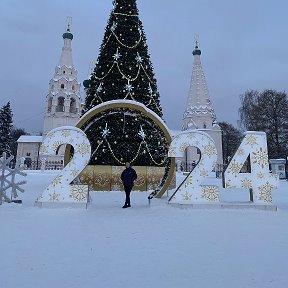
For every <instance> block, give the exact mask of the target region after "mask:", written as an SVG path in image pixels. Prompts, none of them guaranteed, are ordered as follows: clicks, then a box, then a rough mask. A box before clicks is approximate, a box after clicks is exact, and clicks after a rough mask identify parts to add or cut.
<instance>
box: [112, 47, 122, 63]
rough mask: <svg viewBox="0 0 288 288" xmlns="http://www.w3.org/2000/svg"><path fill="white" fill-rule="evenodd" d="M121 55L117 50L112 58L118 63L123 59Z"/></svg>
mask: <svg viewBox="0 0 288 288" xmlns="http://www.w3.org/2000/svg"><path fill="white" fill-rule="evenodd" d="M121 56H122V55H121V54H120V53H119V49H118V48H117V51H116V53H115V54H114V55H113V56H112V57H113V58H114V60H115V61H116V62H117V61H118V60H119V59H120V58H121Z"/></svg>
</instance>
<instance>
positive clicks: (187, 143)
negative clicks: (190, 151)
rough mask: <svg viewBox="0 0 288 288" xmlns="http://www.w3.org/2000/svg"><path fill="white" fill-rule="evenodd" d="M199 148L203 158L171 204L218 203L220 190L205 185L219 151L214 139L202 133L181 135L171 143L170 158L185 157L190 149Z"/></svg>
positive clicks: (171, 200)
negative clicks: (185, 153)
mask: <svg viewBox="0 0 288 288" xmlns="http://www.w3.org/2000/svg"><path fill="white" fill-rule="evenodd" d="M192 146H194V147H197V148H198V149H199V150H200V151H201V158H200V160H199V162H198V164H197V166H196V167H195V168H194V169H193V171H191V172H190V174H189V175H188V176H187V177H186V179H185V180H184V181H183V182H182V184H181V185H180V186H179V187H178V189H177V190H176V192H175V193H174V194H173V195H172V197H171V198H170V200H169V202H170V203H180V204H189V203H191V204H192V203H195V202H218V201H219V188H218V186H215V185H203V182H204V180H205V178H206V177H207V176H208V175H209V173H210V172H211V171H212V170H213V167H214V165H215V164H216V161H217V150H216V146H215V144H214V141H213V139H212V138H211V137H210V136H209V135H208V134H206V133H204V132H200V131H193V132H186V133H182V134H179V135H178V136H176V137H175V138H174V140H173V141H172V143H171V146H170V149H169V153H168V156H169V157H183V155H184V152H185V150H186V149H187V148H188V147H192Z"/></svg>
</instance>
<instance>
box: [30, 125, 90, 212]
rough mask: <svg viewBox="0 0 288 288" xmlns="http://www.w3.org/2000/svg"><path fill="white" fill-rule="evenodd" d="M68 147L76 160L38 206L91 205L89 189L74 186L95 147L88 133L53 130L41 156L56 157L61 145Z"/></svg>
mask: <svg viewBox="0 0 288 288" xmlns="http://www.w3.org/2000/svg"><path fill="white" fill-rule="evenodd" d="M66 144H70V145H71V146H73V148H74V155H73V158H72V159H71V161H70V162H69V163H68V164H67V165H66V166H65V168H64V169H63V170H62V171H61V172H60V173H59V174H58V175H57V176H56V178H55V179H54V180H53V181H52V183H51V184H50V185H49V186H48V187H47V188H46V189H45V191H44V192H43V193H42V195H41V196H40V197H39V198H38V199H37V200H36V205H37V206H40V207H42V206H48V207H49V206H51V207H53V206H68V207H69V206H70V205H71V204H73V205H72V206H79V207H83V206H84V205H86V204H87V202H88V186H87V185H71V182H72V181H73V180H75V178H76V177H77V176H78V175H79V174H80V173H81V172H82V171H83V170H84V168H85V167H86V166H87V164H88V162H89V160H90V155H91V145H90V142H89V140H88V139H87V137H86V134H85V133H84V132H83V131H82V130H80V129H78V128H76V127H70V126H67V127H60V128H56V129H53V130H52V131H50V132H49V133H48V134H47V136H46V138H45V139H44V141H43V143H42V146H41V148H40V154H41V155H42V156H44V155H56V154H57V151H58V150H59V148H60V146H62V145H66ZM75 204H77V205H75Z"/></svg>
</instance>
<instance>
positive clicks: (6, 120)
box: [0, 102, 13, 157]
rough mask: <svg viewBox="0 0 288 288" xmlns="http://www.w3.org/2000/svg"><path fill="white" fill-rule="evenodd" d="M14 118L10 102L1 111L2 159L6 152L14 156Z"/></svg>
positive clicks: (0, 153) (0, 138)
mask: <svg viewBox="0 0 288 288" xmlns="http://www.w3.org/2000/svg"><path fill="white" fill-rule="evenodd" d="M12 117H13V115H12V110H11V107H10V102H8V103H7V104H6V105H4V106H3V107H2V108H1V109H0V157H1V156H2V154H3V153H4V152H6V154H7V155H8V156H10V155H12V151H11V147H12V143H13V139H12V129H13V120H12Z"/></svg>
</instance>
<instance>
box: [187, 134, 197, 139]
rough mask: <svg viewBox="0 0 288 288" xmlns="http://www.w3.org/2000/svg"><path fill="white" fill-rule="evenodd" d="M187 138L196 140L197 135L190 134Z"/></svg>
mask: <svg viewBox="0 0 288 288" xmlns="http://www.w3.org/2000/svg"><path fill="white" fill-rule="evenodd" d="M187 138H188V139H195V138H196V137H195V135H194V134H193V133H189V134H188V135H187Z"/></svg>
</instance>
